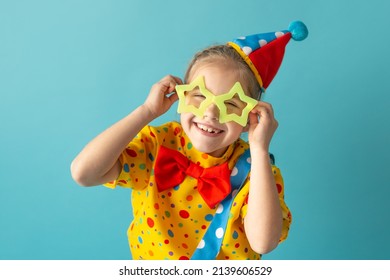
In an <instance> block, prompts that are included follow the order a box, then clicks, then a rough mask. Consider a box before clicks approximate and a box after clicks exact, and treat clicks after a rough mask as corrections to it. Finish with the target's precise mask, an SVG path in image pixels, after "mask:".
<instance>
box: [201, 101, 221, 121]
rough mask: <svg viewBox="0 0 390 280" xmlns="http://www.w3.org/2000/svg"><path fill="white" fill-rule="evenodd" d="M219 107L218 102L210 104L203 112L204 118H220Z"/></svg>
mask: <svg viewBox="0 0 390 280" xmlns="http://www.w3.org/2000/svg"><path fill="white" fill-rule="evenodd" d="M219 113H220V112H219V108H218V106H217V105H216V104H214V103H212V104H210V105H209V106H208V107H207V108H206V110H205V111H204V113H203V118H204V119H205V118H208V119H210V120H217V121H218V120H219Z"/></svg>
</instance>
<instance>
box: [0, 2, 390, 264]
mask: <svg viewBox="0 0 390 280" xmlns="http://www.w3.org/2000/svg"><path fill="white" fill-rule="evenodd" d="M389 3H390V2H388V1H385V0H383V1H380V0H373V1H341V0H327V1H310V0H306V1H305V0H295V1H281V0H279V1H278V0H276V1H270V0H268V1H249V0H247V1H245V0H242V1H239V2H237V1H226V0H224V1H223V0H219V1H210V0H199V1H141V0H139V1H124V0H122V1H112V0H106V1H104V0H93V1H92V0H86V1H75V0H68V1H53V0H50V1H49V0H47V1H44V0H35V1H20V0H15V1H4V0H1V1H0V97H1V98H0V133H1V136H0V259H129V258H130V257H131V256H130V253H129V249H128V245H127V238H126V230H127V227H128V224H129V222H130V219H131V206H130V191H129V190H126V189H117V190H115V191H113V190H109V189H106V188H104V187H95V188H83V187H79V186H77V185H76V183H74V182H73V181H72V179H71V176H70V171H69V166H70V163H71V161H72V159H73V158H74V157H75V156H76V155H77V153H78V152H79V151H80V150H81V149H82V148H83V146H84V145H85V144H87V142H88V141H90V140H91V139H92V138H93V137H94V136H96V135H97V134H98V133H100V132H101V131H102V130H104V129H105V128H107V127H108V126H110V125H111V124H113V123H114V122H116V121H117V120H119V119H121V118H122V117H124V116H126V115H127V114H128V113H129V112H131V111H132V110H133V109H134V108H136V107H137V106H138V105H140V104H142V102H143V101H144V99H145V97H146V96H147V94H148V92H149V89H150V87H151V86H152V84H153V83H155V82H156V81H158V80H159V79H160V78H162V77H163V76H165V75H166V74H174V75H178V76H183V73H184V70H185V68H186V66H187V63H188V62H189V60H190V59H191V57H192V55H193V54H194V53H195V52H196V51H198V50H200V49H202V48H204V47H207V46H209V45H211V44H214V43H225V42H227V41H229V40H231V39H234V38H236V37H238V36H241V35H249V34H253V33H260V32H269V31H278V30H281V29H285V28H287V26H288V24H289V23H290V22H291V21H292V20H296V19H300V20H302V21H304V22H305V23H306V24H307V26H308V28H309V31H310V35H309V37H308V39H307V40H305V41H303V42H293V41H291V42H290V43H289V45H288V46H287V50H286V56H285V59H284V62H283V65H282V67H281V69H280V71H279V73H278V75H277V77H276V78H275V80H274V81H273V84H272V85H271V86H270V87H269V88H268V94H267V97H266V101H268V102H270V103H272V104H273V106H274V109H275V112H276V113H275V114H276V117H277V119H278V121H279V122H280V126H279V129H278V131H277V133H276V134H275V137H274V139H273V142H272V152H273V153H274V154H275V155H276V160H277V164H278V166H279V167H280V168H281V169H282V172H283V175H284V179H285V184H286V201H287V203H288V205H289V207H290V208H291V210H292V212H293V219H294V220H293V225H292V228H291V231H290V235H289V238H288V240H287V241H286V242H284V243H282V244H281V245H280V246H279V247H278V248H277V249H276V250H274V251H273V252H271V253H270V254H268V255H265V256H264V258H265V259H298V260H299V259H389V257H390V243H389V240H388V237H389V236H390V226H389V212H390V211H389V210H390V203H389V195H390V190H389V187H390V184H389V182H388V176H389V173H390V168H389V162H390V152H389V143H390V137H389V136H390V129H389V122H388V120H389V105H390V102H389V101H390V98H389V93H390V86H389V78H390V75H389V74H390V71H389V64H390V52H389V43H390V41H389V36H388V27H389V26H390V17H389V16H388V10H389V9H390V4H389ZM175 107H176V106H175ZM172 119H178V116H177V114H176V113H175V110H174V109H172V110H170V111H169V112H168V113H167V114H166V115H164V116H163V117H161V118H160V119H157V120H155V121H154V122H153V124H161V123H163V122H166V121H169V120H172Z"/></svg>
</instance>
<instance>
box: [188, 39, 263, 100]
mask: <svg viewBox="0 0 390 280" xmlns="http://www.w3.org/2000/svg"><path fill="white" fill-rule="evenodd" d="M216 62H219V63H221V62H222V63H225V64H227V65H233V67H234V69H235V70H237V74H238V75H239V77H240V79H242V80H243V81H244V82H245V86H246V88H245V90H246V91H247V94H248V95H249V96H250V97H252V98H255V99H257V100H260V97H261V89H260V85H259V84H258V82H257V80H256V77H255V75H254V74H253V72H252V70H251V69H250V68H249V66H248V64H246V62H245V61H244V59H243V58H242V57H241V56H240V55H239V54H238V53H237V51H236V50H234V49H233V48H232V47H231V46H229V45H216V46H211V47H208V48H206V49H204V50H202V51H200V52H198V53H196V54H195V55H194V57H193V58H192V60H191V62H190V63H189V65H188V68H187V71H186V74H185V76H184V81H185V82H186V83H187V82H188V78H189V76H190V75H191V73H192V70H193V69H194V68H195V67H196V66H197V65H199V64H204V63H216ZM243 86H244V85H243Z"/></svg>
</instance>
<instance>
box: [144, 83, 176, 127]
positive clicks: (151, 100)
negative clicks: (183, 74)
mask: <svg viewBox="0 0 390 280" xmlns="http://www.w3.org/2000/svg"><path fill="white" fill-rule="evenodd" d="M182 83H183V82H182V80H181V79H180V78H178V77H175V76H172V75H168V76H165V77H164V78H162V79H161V80H160V81H159V82H157V83H156V84H154V85H153V86H152V88H151V90H150V92H149V96H148V97H147V99H146V101H145V103H144V105H143V106H144V107H145V108H147V109H148V110H149V112H150V114H151V115H152V117H153V119H155V118H157V117H159V116H161V115H163V114H164V113H165V112H166V111H168V110H169V108H171V106H172V104H173V103H175V102H176V101H177V100H178V96H177V93H176V92H175V86H176V85H177V84H182Z"/></svg>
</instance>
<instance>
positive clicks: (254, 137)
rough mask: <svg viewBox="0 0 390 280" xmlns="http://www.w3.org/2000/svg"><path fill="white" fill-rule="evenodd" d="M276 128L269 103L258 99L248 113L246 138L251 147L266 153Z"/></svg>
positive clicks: (275, 121)
mask: <svg viewBox="0 0 390 280" xmlns="http://www.w3.org/2000/svg"><path fill="white" fill-rule="evenodd" d="M277 128H278V122H277V120H276V119H275V117H274V111H273V109H272V106H271V104H269V103H266V102H262V101H259V103H258V104H257V105H256V107H255V108H253V110H252V111H251V112H250V113H249V130H248V140H249V145H250V147H251V150H252V149H258V150H260V151H263V152H266V153H268V149H269V145H270V143H271V139H272V136H273V135H274V133H275V131H276V129H277Z"/></svg>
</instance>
